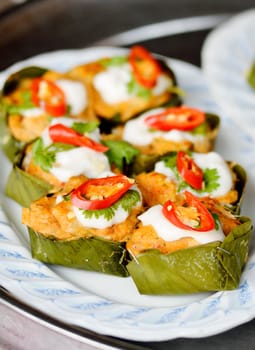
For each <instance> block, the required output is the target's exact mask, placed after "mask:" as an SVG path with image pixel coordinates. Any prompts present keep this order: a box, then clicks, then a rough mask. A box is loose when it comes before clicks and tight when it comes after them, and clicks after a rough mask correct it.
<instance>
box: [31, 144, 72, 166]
mask: <svg viewBox="0 0 255 350" xmlns="http://www.w3.org/2000/svg"><path fill="white" fill-rule="evenodd" d="M72 148H74V146H73V145H68V144H65V143H52V144H51V145H49V146H47V147H45V146H44V144H43V140H42V138H39V139H37V140H36V141H35V142H34V144H33V146H32V158H33V160H34V162H35V164H36V165H38V166H40V167H41V168H42V169H43V170H44V171H47V172H48V171H49V170H50V169H51V168H52V166H53V164H54V163H55V161H56V153H58V152H63V151H68V150H70V149H72Z"/></svg>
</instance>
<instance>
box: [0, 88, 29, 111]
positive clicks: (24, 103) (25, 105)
mask: <svg viewBox="0 0 255 350" xmlns="http://www.w3.org/2000/svg"><path fill="white" fill-rule="evenodd" d="M4 107H5V109H6V112H7V113H9V114H20V113H22V111H24V110H26V109H30V108H34V107H35V105H34V103H33V101H32V94H31V92H30V91H23V92H21V102H20V103H19V104H18V105H13V104H9V103H5V105H4Z"/></svg>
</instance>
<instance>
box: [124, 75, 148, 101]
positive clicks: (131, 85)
mask: <svg viewBox="0 0 255 350" xmlns="http://www.w3.org/2000/svg"><path fill="white" fill-rule="evenodd" d="M127 90H128V93H130V94H133V95H135V96H138V97H142V98H145V99H149V98H150V97H151V90H150V89H146V88H145V87H143V86H142V85H140V84H139V83H138V82H137V81H136V80H135V79H134V78H132V79H131V80H130V81H129V82H128V84H127Z"/></svg>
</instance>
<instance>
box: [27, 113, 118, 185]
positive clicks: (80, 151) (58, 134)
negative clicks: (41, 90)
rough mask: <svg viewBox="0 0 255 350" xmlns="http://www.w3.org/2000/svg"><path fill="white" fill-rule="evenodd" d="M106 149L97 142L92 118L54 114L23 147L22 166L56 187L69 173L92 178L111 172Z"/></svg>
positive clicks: (66, 179)
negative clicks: (24, 147) (30, 141)
mask: <svg viewBox="0 0 255 350" xmlns="http://www.w3.org/2000/svg"><path fill="white" fill-rule="evenodd" d="M107 150H108V148H107V147H106V146H104V145H103V144H101V143H100V133H99V129H98V123H97V122H96V121H90V122H84V121H81V120H78V119H76V120H75V119H72V118H64V117H60V118H54V119H53V120H52V121H51V123H50V125H49V126H48V127H47V128H46V129H45V130H44V131H43V132H42V136H41V137H40V138H38V139H37V140H36V141H35V142H34V143H33V144H31V145H30V146H29V147H28V148H27V152H26V156H25V157H24V160H23V169H24V170H25V171H26V172H28V173H30V174H32V175H35V176H38V177H40V178H42V179H44V180H45V181H47V182H49V183H50V184H51V185H53V186H55V187H56V188H60V187H61V184H63V183H65V182H67V181H68V180H69V178H71V177H72V176H78V175H84V176H86V177H88V178H95V177H99V176H100V175H101V174H103V173H105V174H106V173H111V169H110V164H109V161H108V158H107V157H106V155H105V152H106V151H107Z"/></svg>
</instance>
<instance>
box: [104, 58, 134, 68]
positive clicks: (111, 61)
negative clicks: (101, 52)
mask: <svg viewBox="0 0 255 350" xmlns="http://www.w3.org/2000/svg"><path fill="white" fill-rule="evenodd" d="M127 62H128V58H127V57H126V56H114V57H111V58H107V59H102V60H101V62H100V63H101V64H102V65H103V66H104V67H106V68H107V67H111V66H120V65H122V64H124V63H127Z"/></svg>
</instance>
